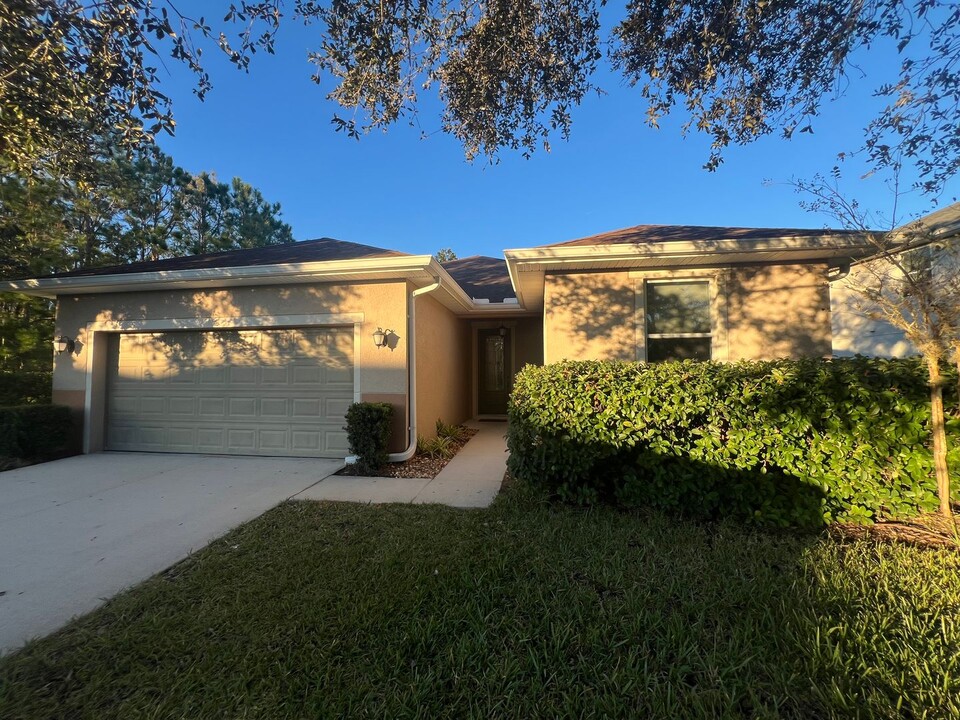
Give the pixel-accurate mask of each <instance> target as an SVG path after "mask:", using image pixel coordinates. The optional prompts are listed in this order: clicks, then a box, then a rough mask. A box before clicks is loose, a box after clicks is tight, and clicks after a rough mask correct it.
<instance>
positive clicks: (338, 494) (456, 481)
mask: <svg viewBox="0 0 960 720" xmlns="http://www.w3.org/2000/svg"><path fill="white" fill-rule="evenodd" d="M467 425H468V427H472V428H476V429H477V430H478V431H479V432H478V433H477V434H476V435H474V436H473V437H472V438H471V439H470V440H469V441H468V442H467V444H466V445H464V446H463V448H462V449H461V450H460V452H459V453H457V456H456V457H455V458H453V460H451V461H450V462H449V463H447V466H446V467H445V468H443V470H441V471H440V472H439V473H438V474H437V476H436V477H435V478H433V479H432V480H430V479H428V478H374V477H356V476H348V475H331V476H330V477H328V478H326V479H325V480H323V481H322V482H319V483H317V484H316V485H313V486H311V487H309V488H307V489H306V490H304V491H303V492H301V493H300V494H299V495H297V496H296V498H295V499H297V500H337V501H344V502H359V503H372V504H380V503H437V504H440V505H450V506H452V507H459V508H483V507H488V506H489V505H490V503H492V502H493V499H494V498H495V497H496V496H497V493H499V492H500V485H501V483H502V482H503V474H504V473H505V472H506V471H507V442H506V437H505V436H506V434H507V424H506V423H505V422H471V423H467Z"/></svg>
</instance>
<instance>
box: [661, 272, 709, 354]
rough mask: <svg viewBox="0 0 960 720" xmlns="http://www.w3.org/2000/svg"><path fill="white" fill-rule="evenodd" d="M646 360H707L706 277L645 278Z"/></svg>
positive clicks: (707, 301) (707, 303)
mask: <svg viewBox="0 0 960 720" xmlns="http://www.w3.org/2000/svg"><path fill="white" fill-rule="evenodd" d="M644 286H645V289H646V302H645V309H646V339H647V343H646V345H647V347H646V349H647V362H661V361H664V360H709V359H710V358H711V354H712V341H713V331H712V322H711V313H710V281H709V280H665V281H656V280H648V281H647V282H646V283H644Z"/></svg>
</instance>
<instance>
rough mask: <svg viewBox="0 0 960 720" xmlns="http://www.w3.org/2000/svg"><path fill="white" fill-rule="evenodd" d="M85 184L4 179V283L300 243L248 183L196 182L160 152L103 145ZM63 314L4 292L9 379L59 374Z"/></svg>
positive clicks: (0, 213) (0, 228) (205, 176)
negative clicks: (27, 373) (55, 359)
mask: <svg viewBox="0 0 960 720" xmlns="http://www.w3.org/2000/svg"><path fill="white" fill-rule="evenodd" d="M84 162H85V167H84V169H83V172H82V173H80V174H79V175H78V176H77V177H79V178H82V179H66V178H63V177H53V176H49V175H48V176H42V177H36V176H31V177H23V176H21V175H19V174H17V173H16V172H7V173H5V174H2V175H0V278H3V279H10V278H22V277H34V276H41V275H50V274H52V273H57V272H65V271H70V270H79V269H83V268H89V267H102V266H105V265H115V264H124V263H130V262H139V261H144V260H159V259H161V258H169V257H177V256H183V255H196V254H201V253H209V252H217V251H221V250H233V249H238V248H251V247H263V246H267V245H278V244H282V243H289V242H293V232H292V230H291V228H290V226H289V225H288V224H287V223H285V222H283V221H282V220H281V219H280V213H281V211H280V204H279V203H271V202H268V201H267V200H266V199H265V198H264V197H263V194H262V193H261V192H260V191H259V190H258V189H257V188H255V187H252V186H251V185H250V184H248V183H246V182H244V181H243V180H241V179H240V178H233V180H232V181H230V182H229V183H226V182H220V181H219V180H218V179H217V177H216V175H214V174H212V173H206V172H201V173H199V174H197V175H194V174H191V173H189V172H187V171H186V170H184V169H183V168H181V167H178V166H177V165H176V164H175V163H174V162H173V159H172V158H170V157H169V156H168V155H166V154H164V153H163V152H162V151H160V150H159V149H158V148H157V147H156V146H155V145H152V144H147V145H145V146H143V147H141V148H139V149H137V150H136V151H135V152H134V153H132V154H131V153H129V152H127V151H126V150H125V149H120V148H119V146H118V144H116V143H112V142H109V141H108V140H104V139H98V141H97V145H96V147H94V148H92V149H91V152H90V153H89V155H88V157H87V158H86V159H85V161H84ZM52 332H53V305H52V303H50V302H49V301H46V300H42V299H37V298H28V297H25V296H22V295H16V294H10V293H0V371H2V370H10V371H12V370H17V371H18V370H43V369H46V368H48V367H49V365H50V357H51V350H50V338H51V336H52Z"/></svg>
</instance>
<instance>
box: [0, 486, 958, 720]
mask: <svg viewBox="0 0 960 720" xmlns="http://www.w3.org/2000/svg"><path fill="white" fill-rule="evenodd" d="M958 616H960V554H957V553H954V552H951V551H945V550H918V549H913V548H908V547H904V546H894V545H875V544H872V543H868V542H855V543H848V544H841V543H838V542H837V541H835V540H831V539H829V538H827V537H826V536H800V535H795V534H775V533H763V532H757V531H752V530H748V529H743V528H739V527H736V526H734V525H728V524H719V525H704V524H694V523H688V522H683V521H678V520H676V519H670V518H665V517H662V516H659V515H630V514H623V513H619V512H616V511H613V510H607V509H601V510H591V511H581V510H577V509H573V508H565V507H556V506H551V505H548V504H545V503H543V502H541V501H539V499H538V497H537V496H536V495H535V494H533V493H531V492H528V491H526V490H524V489H523V488H512V489H510V490H508V491H507V492H506V493H505V494H504V495H502V496H501V498H500V499H499V500H498V501H497V503H496V504H495V505H494V506H493V507H492V508H491V509H489V510H484V511H458V510H453V509H449V508H442V507H431V506H386V507H363V506H357V505H346V504H330V503H287V504H284V505H282V506H280V507H278V508H276V509H275V510H273V511H271V512H268V513H267V514H266V515H264V516H263V517H261V518H259V519H257V520H255V521H253V522H251V523H249V524H247V525H244V526H243V527H241V528H239V529H238V530H236V531H235V532H233V533H231V534H230V535H228V536H227V537H225V538H223V539H221V540H218V541H216V542H214V543H213V544H212V545H211V546H209V547H208V548H206V549H205V550H203V551H202V552H199V553H197V554H196V555H194V556H193V557H191V558H190V559H188V560H186V561H184V562H183V563H181V564H180V565H178V566H176V567H175V568H173V569H172V570H170V571H169V572H167V573H165V574H164V575H162V576H158V577H156V578H154V579H152V580H150V581H148V582H146V583H144V584H143V585H140V586H139V587H137V588H135V589H134V590H132V591H131V592H128V593H126V594H124V595H122V596H120V597H118V598H116V599H114V600H113V601H111V602H110V603H108V604H107V605H106V606H105V607H103V608H102V609H101V610H99V611H97V612H95V613H93V614H91V615H89V616H86V617H84V618H82V619H80V620H79V621H77V622H74V623H73V624H72V625H70V626H69V627H67V628H66V629H65V630H63V631H61V632H59V633H57V634H56V635H53V636H52V637H49V638H47V639H44V640H40V641H38V642H34V643H32V644H30V645H29V646H27V647H26V648H25V649H24V650H22V651H21V652H19V653H17V654H15V655H13V656H10V657H7V658H5V659H3V660H0V717H2V718H4V719H6V720H10V719H12V718H46V717H51V718H53V717H57V718H98V719H99V718H139V717H150V718H180V717H184V718H287V717H289V718H315V717H343V716H346V717H363V716H370V717H390V718H394V717H423V718H434V717H454V718H462V717H479V718H490V717H520V718H526V717H556V716H575V717H609V716H621V717H624V716H629V717H640V718H647V717H656V718H684V717H702V718H717V717H745V718H746V717H749V718H753V717H761V718H765V717H770V718H774V717H785V718H804V719H807V718H819V717H834V716H836V717H890V718H893V717H898V718H900V717H902V718H909V717H929V718H948V717H951V718H956V717H960V667H958V665H960V623H958V621H960V617H958Z"/></svg>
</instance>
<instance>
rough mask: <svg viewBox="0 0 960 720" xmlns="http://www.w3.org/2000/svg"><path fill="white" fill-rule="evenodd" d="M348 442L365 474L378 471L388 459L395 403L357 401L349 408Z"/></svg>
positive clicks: (358, 465)
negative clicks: (388, 445)
mask: <svg viewBox="0 0 960 720" xmlns="http://www.w3.org/2000/svg"><path fill="white" fill-rule="evenodd" d="M346 418H347V426H346V428H344V429H345V430H346V431H347V441H348V442H349V443H350V452H351V454H353V455H356V457H357V469H358V470H359V471H360V472H361V473H370V472H376V471H377V470H378V469H380V467H381V466H382V465H383V464H384V463H386V462H387V455H388V453H387V444H388V443H389V442H390V423H391V422H392V420H393V406H392V405H390V404H388V403H369V402H360V403H353V404H352V405H351V406H350V407H349V408H347V414H346Z"/></svg>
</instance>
